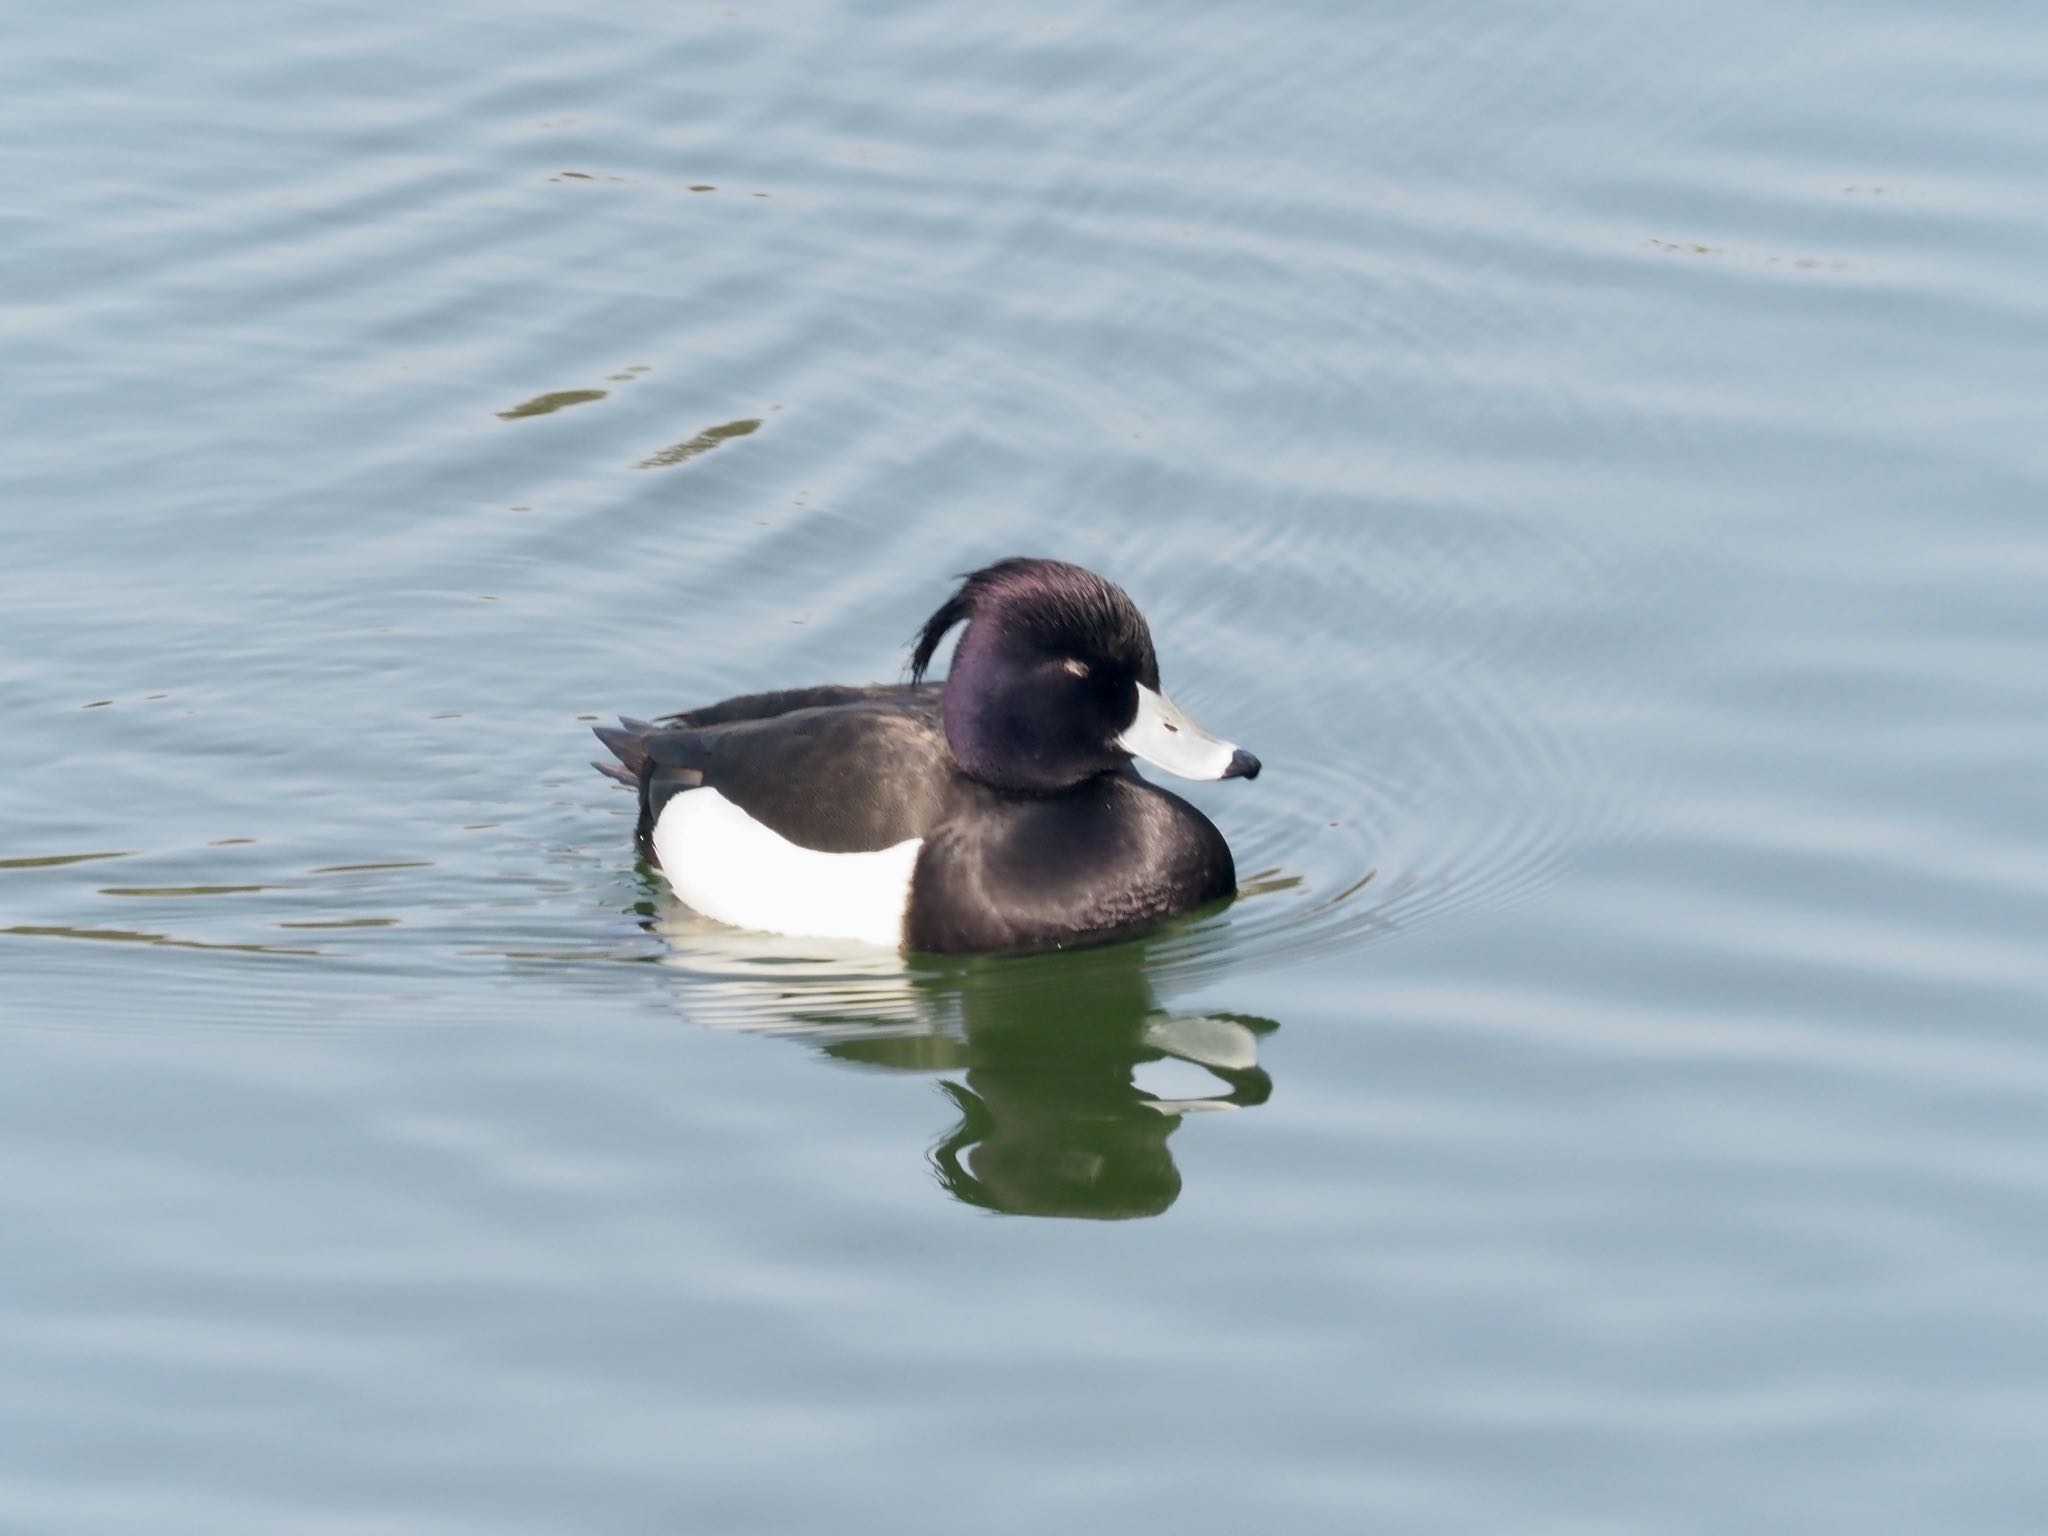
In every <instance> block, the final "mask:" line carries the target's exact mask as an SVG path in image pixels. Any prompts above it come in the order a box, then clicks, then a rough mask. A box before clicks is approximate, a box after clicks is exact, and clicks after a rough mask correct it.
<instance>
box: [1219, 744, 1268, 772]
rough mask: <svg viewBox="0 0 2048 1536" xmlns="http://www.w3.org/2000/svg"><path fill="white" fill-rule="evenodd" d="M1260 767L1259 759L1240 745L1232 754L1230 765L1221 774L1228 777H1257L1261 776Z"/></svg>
mask: <svg viewBox="0 0 2048 1536" xmlns="http://www.w3.org/2000/svg"><path fill="white" fill-rule="evenodd" d="M1259 768H1260V763H1259V760H1258V759H1257V758H1256V757H1253V756H1252V755H1251V753H1249V752H1247V751H1245V749H1244V748H1243V747H1239V748H1238V749H1237V750H1236V751H1235V752H1233V753H1231V754H1230V766H1229V767H1228V768H1225V769H1224V770H1223V773H1222V775H1221V776H1222V777H1223V778H1226V779H1256V778H1257V777H1258V776H1259Z"/></svg>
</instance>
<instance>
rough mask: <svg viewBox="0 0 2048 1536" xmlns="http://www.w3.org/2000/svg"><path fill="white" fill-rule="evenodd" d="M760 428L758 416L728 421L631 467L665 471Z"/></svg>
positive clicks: (707, 428)
mask: <svg viewBox="0 0 2048 1536" xmlns="http://www.w3.org/2000/svg"><path fill="white" fill-rule="evenodd" d="M760 427H761V418H760V417H758V416H753V417H746V418H743V419H741V420H739V421H728V422H726V423H724V424H723V425H722V426H716V427H706V428H705V429H704V430H703V431H702V432H699V433H698V434H697V435H696V436H695V437H693V438H691V439H690V440H689V441H688V442H683V443H676V444H673V445H671V446H670V447H667V448H664V449H662V450H661V452H659V453H657V454H654V455H652V456H650V457H648V458H645V459H642V460H641V461H640V462H639V463H638V464H635V465H634V466H633V467H634V468H635V469H666V468H667V467H668V466H669V465H671V464H681V463H682V462H684V461H685V460H686V459H694V458H696V457H697V455H698V454H700V453H709V452H710V451H711V450H712V449H714V448H716V447H717V446H718V445H719V444H720V443H724V442H730V441H731V440H732V439H733V438H735V437H745V436H747V435H748V434H749V433H752V432H757V431H759V430H760Z"/></svg>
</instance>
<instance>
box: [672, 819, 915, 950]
mask: <svg viewBox="0 0 2048 1536" xmlns="http://www.w3.org/2000/svg"><path fill="white" fill-rule="evenodd" d="M923 846H924V839H923V838H921V837H913V838H910V839H908V840H906V841H904V842H900V843H898V844H896V845H895V846H894V847H893V848H880V849H877V850H876V851H875V852H873V853H820V852H818V851H817V850H816V849H815V848H800V847H798V846H797V845H796V844H795V843H792V842H790V841H789V840H788V839H787V838H785V837H782V836H780V835H779V834H777V833H775V832H772V831H770V830H769V829H768V828H767V827H764V826H762V825H761V823H760V822H758V821H756V820H754V818H753V817H751V816H749V815H748V814H747V813H746V812H745V811H743V810H741V809H740V808H739V807H738V806H736V805H734V804H733V803H732V802H731V801H730V800H728V799H726V798H725V796H723V795H721V794H720V793H719V792H718V791H717V790H715V789H690V790H685V791H683V793H681V794H679V795H677V796H676V797H675V798H674V799H673V800H671V801H669V803H668V804H667V805H665V806H663V807H662V808H661V819H660V820H659V821H657V822H655V824H654V851H655V854H656V855H657V856H658V857H659V858H660V859H661V872H662V873H663V874H664V875H666V876H668V883H669V884H670V885H671V886H672V887H674V889H675V893H676V895H677V897H679V898H680V899H681V900H682V902H683V904H684V905H685V906H687V907H690V908H692V909H694V910H696V911H698V912H701V913H703V914H704V915H705V916H706V917H710V918H716V919H717V920H718V921H719V922H721V923H731V924H732V925H733V926H734V927H735V928H757V929H760V930H762V931H763V932H767V933H796V934H805V935H808V936H811V937H814V938H827V939H858V940H860V941H861V942H862V943H864V944H880V945H885V946H887V947H888V948H891V949H896V948H900V947H901V945H902V943H903V912H904V908H905V907H906V906H908V905H909V902H910V875H911V871H912V870H914V869H915V868H916V867H917V850H918V849H919V848H921V847H923Z"/></svg>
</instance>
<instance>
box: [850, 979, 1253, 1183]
mask: <svg viewBox="0 0 2048 1536" xmlns="http://www.w3.org/2000/svg"><path fill="white" fill-rule="evenodd" d="M1148 948H1149V946H1148V945H1146V944H1143V943H1129V944H1118V945H1114V946H1111V947H1108V948H1105V949H1100V950H1094V951H1089V952H1085V953H1081V954H1058V955H1043V956H1034V957H1030V958H1026V959H981V960H974V961H969V962H965V963H962V964H960V965H958V966H953V967H949V968H947V969H945V970H942V971H938V972H928V973H924V974H915V975H911V976H909V977H907V978H906V984H907V986H908V987H909V988H910V990H911V991H912V993H913V994H914V995H915V996H916V998H917V1001H918V1005H919V1012H920V1013H921V1014H922V1015H923V1016H924V1017H925V1018H926V1020H927V1021H928V1022H929V1025H930V1028H929V1029H928V1030H927V1031H924V1032H919V1033H910V1034H906V1033H902V1032H900V1031H899V1032H897V1033H892V1034H886V1035H871V1036H867V1037H864V1038H852V1039H836V1040H832V1041H829V1042H827V1043H825V1044H824V1045H823V1046H822V1050H823V1051H824V1053H825V1054H826V1055H828V1056H831V1057H833V1058H834V1059H836V1060H840V1061H844V1062H848V1063H853V1064H858V1065H861V1066H866V1067H883V1068H889V1069H893V1070H898V1071H908V1072H944V1073H948V1074H952V1073H957V1074H959V1076H958V1077H956V1078H952V1079H951V1080H949V1081H947V1082H946V1083H945V1084H944V1085H943V1086H944V1090H945V1093H946V1095H947V1097H948V1099H949V1100H950V1101H951V1104H952V1107H953V1109H954V1110H955V1111H956V1112H957V1113H958V1115H959V1120H958V1122H957V1123H956V1124H955V1125H954V1126H953V1127H952V1128H951V1129H950V1130H948V1131H947V1132H946V1133H945V1134H944V1135H943V1136H942V1137H941V1138H940V1139H939V1140H938V1142H937V1143H936V1144H935V1145H934V1146H933V1147H932V1150H931V1153H930V1160H931V1165H932V1169H933V1171H934V1172H935V1173H936V1174H937V1176H938V1179H939V1182H940V1184H941V1185H942V1186H943V1187H944V1188H945V1189H946V1191H947V1192H948V1193H949V1194H951V1195H952V1196H953V1197H954V1198H955V1199H956V1200H960V1201H962V1202H964V1203H966V1204H969V1205H976V1206H980V1207H982V1208H983V1209H985V1210H990V1211H1000V1212H1004V1213H1006V1214H1010V1215H1019V1216H1068V1217H1086V1218H1093V1219H1097V1220H1125V1219H1129V1218H1132V1217H1140V1216H1156V1215H1159V1214H1160V1213H1161V1212H1163V1211H1165V1210H1167V1209H1168V1208H1169V1207H1171V1206H1172V1205H1173V1203H1174V1201H1175V1200H1177V1199H1178V1198H1179V1197H1180V1192H1181V1176H1180V1169H1179V1167H1178V1165H1177V1164H1176V1163H1175V1162H1174V1158H1173V1152H1172V1149H1171V1148H1170V1147H1169V1145H1168V1142H1169V1140H1170V1139H1171V1137H1172V1136H1173V1134H1174V1132H1175V1131H1176V1130H1178V1129H1179V1128H1180V1125H1181V1122H1182V1120H1183V1119H1184V1118H1185V1117H1186V1116H1187V1115H1189V1114H1191V1113H1194V1112H1197V1111H1210V1110H1225V1109H1245V1108H1250V1107H1252V1106H1254V1105H1258V1104H1263V1103H1264V1102H1265V1101H1266V1100H1267V1098H1268V1097H1270V1096H1271V1094H1272V1089H1273V1085H1272V1079H1271V1078H1270V1077H1269V1076H1268V1075H1267V1074H1266V1072H1265V1070H1264V1069H1263V1068H1262V1067H1260V1066H1259V1064H1258V1060H1257V1055H1258V1045H1259V1041H1260V1040H1261V1038H1263V1037H1264V1036H1266V1035H1269V1034H1271V1033H1272V1032H1273V1031H1274V1030H1275V1029H1276V1028H1278V1025H1276V1024H1275V1023H1273V1021H1271V1020H1270V1019H1262V1018H1255V1017H1252V1016H1250V1015H1246V1014H1236V1013H1219V1014H1173V1013H1168V1012H1166V1011H1165V1010H1163V1009H1161V1008H1160V1007H1159V1004H1158V1001H1157V999H1156V998H1155V997H1154V995H1153V992H1152V987H1151V983H1150V981H1149V980H1148V976H1147V968H1146V956H1147V953H1148ZM1170 1061H1178V1062H1181V1063H1184V1064H1186V1065H1188V1066H1193V1067H1198V1068H1200V1069H1201V1071H1202V1072H1203V1073H1206V1074H1207V1076H1208V1078H1209V1079H1210V1080H1211V1082H1212V1085H1213V1086H1212V1088H1211V1091H1208V1092H1205V1093H1201V1094H1198V1095H1195V1096H1190V1097H1175V1098H1168V1097H1161V1096H1159V1095H1157V1094H1155V1093H1153V1092H1150V1091H1148V1090H1147V1089H1146V1088H1145V1087H1144V1086H1143V1085H1141V1084H1140V1083H1139V1082H1138V1081H1137V1080H1136V1074H1137V1072H1138V1070H1139V1069H1140V1068H1141V1067H1143V1066H1145V1065H1147V1064H1149V1063H1160V1062H1170Z"/></svg>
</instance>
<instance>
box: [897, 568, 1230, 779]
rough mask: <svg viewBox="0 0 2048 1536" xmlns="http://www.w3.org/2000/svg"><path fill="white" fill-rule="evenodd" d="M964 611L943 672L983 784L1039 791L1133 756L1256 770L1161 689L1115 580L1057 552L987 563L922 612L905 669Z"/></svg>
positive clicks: (950, 726)
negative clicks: (940, 603)
mask: <svg viewBox="0 0 2048 1536" xmlns="http://www.w3.org/2000/svg"><path fill="white" fill-rule="evenodd" d="M962 620H965V621H966V624H967V631H966V633H965V634H963V635H961V637H960V644H959V647H958V648H957V649H956V650H955V651H954V653H953V666H952V670H951V672H950V673H949V674H948V676H947V679H946V695H945V714H946V741H947V744H948V745H949V746H950V747H951V748H952V749H953V757H954V760H955V761H956V762H958V763H959V764H960V767H961V768H962V769H963V770H964V771H965V772H967V773H970V774H972V775H973V776H974V777H975V778H977V779H980V780H982V781H983V782H984V783H987V784H992V785H994V786H995V787H996V788H998V789H1007V790H1014V791H1018V792H1021V793H1026V794H1046V793H1049V792H1051V791H1053V790H1056V789H1064V788H1066V787H1068V786H1069V785H1072V784H1078V783H1080V782H1081V781H1082V780H1083V779H1088V778H1092V777H1093V776H1094V775H1096V774H1098V773H1107V772H1112V771H1114V770H1116V769H1119V768H1122V767H1123V766H1124V765H1125V764H1127V763H1129V762H1130V760H1131V759H1132V758H1133V757H1141V758H1143V759H1144V760H1145V761H1146V762H1148V763H1155V764H1157V765H1158V766H1159V767H1161V768H1164V769H1166V770H1167V771H1168V772H1169V773H1177V774H1180V775H1181V776H1182V777H1184V778H1190V779H1240V778H1241V779H1249V778H1255V777H1257V775H1258V772H1259V760H1258V759H1257V758H1256V757H1253V756H1252V755H1251V753H1249V752H1246V751H1243V750H1242V749H1240V748H1239V747H1237V746H1235V745H1233V744H1232V743H1230V742H1227V741H1223V740H1221V739H1219V738H1217V737H1215V736H1211V735H1210V734H1209V733H1208V732H1207V731H1205V730H1203V729H1202V728H1201V727H1200V726H1198V725H1196V724H1195V723H1194V721H1192V720H1190V719H1189V718H1188V717H1187V716H1186V715H1185V714H1183V713H1182V712H1181V711H1180V709H1179V708H1178V706H1176V705H1175V704H1174V702H1173V701H1172V700H1171V699H1169V698H1167V697H1166V695H1165V694H1164V693H1163V692H1161V691H1160V687H1159V658H1158V657H1157V656H1156V655H1155V654H1154V653H1153V650H1152V632H1151V630H1149V629H1148V628H1147V627H1146V625H1145V616H1144V615H1143V614H1142V613H1140V612H1138V607H1137V604H1135V603H1133V602H1132V601H1131V600H1130V597H1129V596H1128V595H1127V594H1126V593H1125V592H1124V589H1123V588H1122V587H1119V586H1118V585H1116V583H1114V582H1111V581H1104V580H1103V579H1102V578H1101V577H1100V576H1097V575H1096V574H1095V573H1094V572H1092V571H1084V570H1083V569H1081V567H1080V566H1078V565H1069V564H1067V563H1066V562H1065V561H1063V560H1033V559H1026V558H1022V557H1018V558H1013V559H1009V560H999V561H997V562H996V563H995V564H994V565H990V566H985V567H983V568H982V569H981V570H978V571H975V572H974V573H973V574H971V575H969V576H968V577H967V578H966V579H965V580H964V581H963V582H962V583H961V586H960V590H959V591H958V592H955V593H954V594H953V596H952V597H951V598H949V599H948V600H947V602H946V604H945V606H944V607H942V608H940V609H939V611H938V612H937V613H935V614H933V615H932V616H931V618H930V619H929V620H928V621H926V623H925V626H924V629H923V631H922V632H921V633H920V634H919V635H918V637H917V647H916V649H915V651H913V652H912V654H911V660H910V671H911V676H912V678H913V679H920V678H922V677H923V676H924V672H925V668H926V667H928V666H929V665H931V659H932V654H933V653H934V652H935V651H936V650H937V649H938V647H939V642H940V640H942V639H943V638H944V637H945V635H946V632H947V631H948V630H950V629H951V628H952V627H953V626H954V625H955V624H958V623H960V622H961V621H962Z"/></svg>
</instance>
